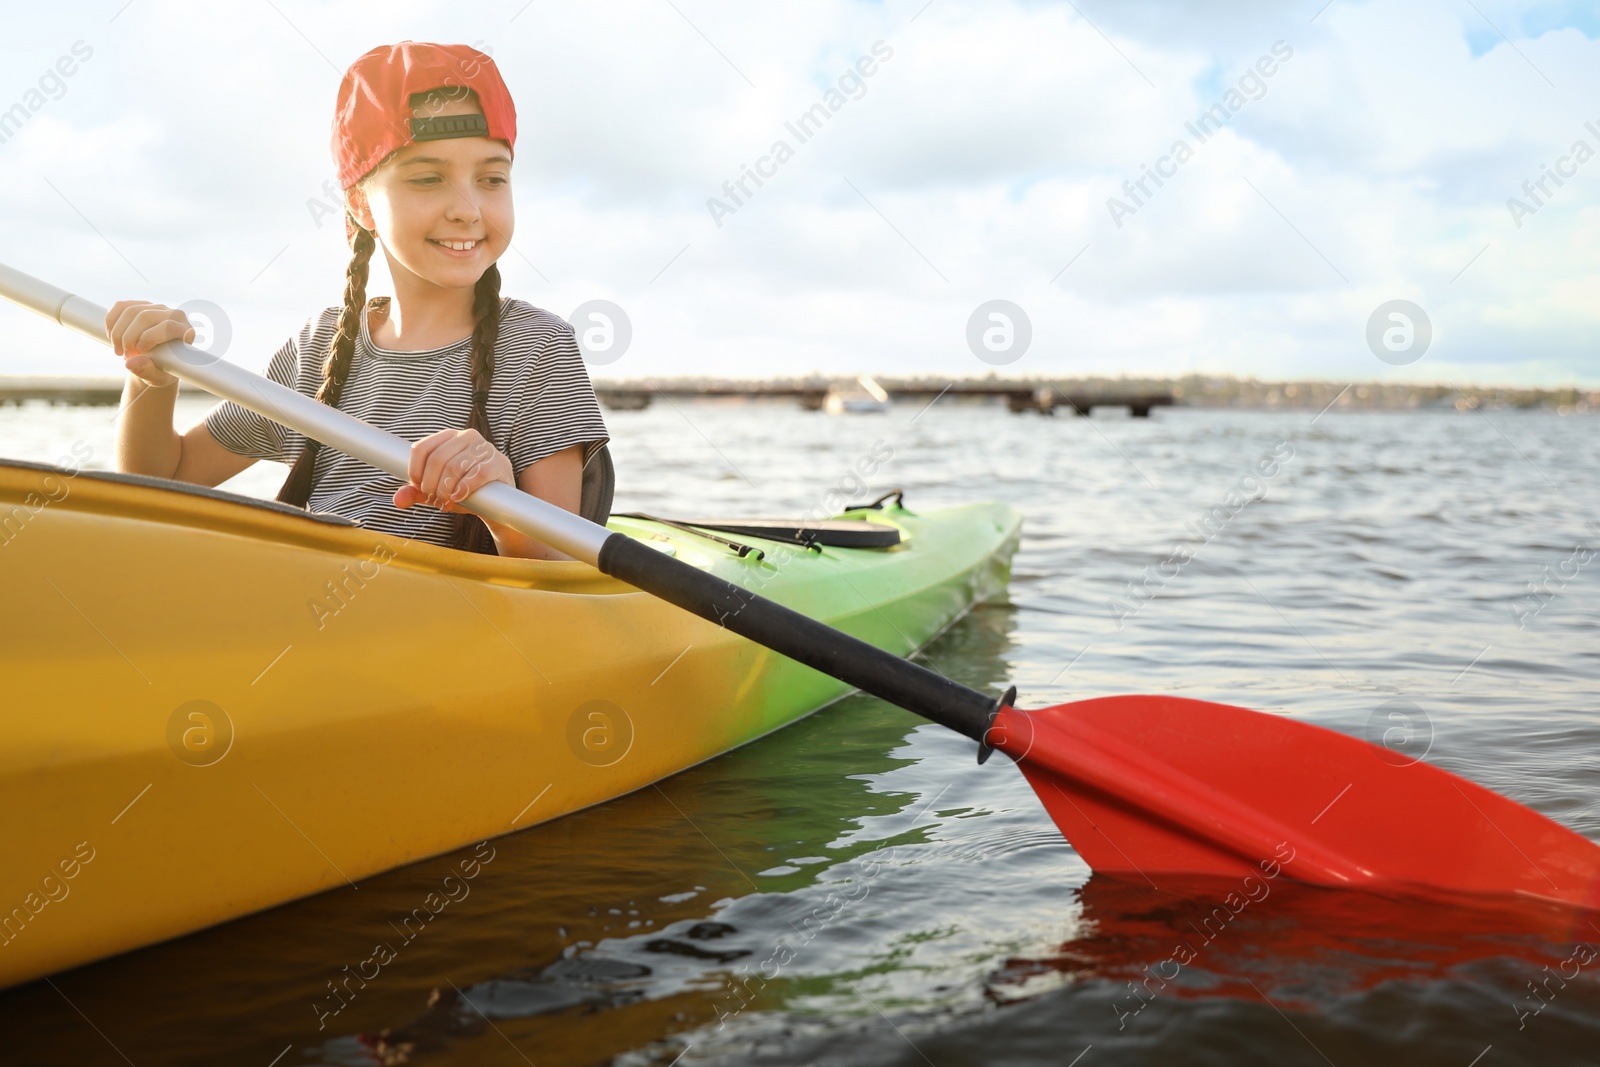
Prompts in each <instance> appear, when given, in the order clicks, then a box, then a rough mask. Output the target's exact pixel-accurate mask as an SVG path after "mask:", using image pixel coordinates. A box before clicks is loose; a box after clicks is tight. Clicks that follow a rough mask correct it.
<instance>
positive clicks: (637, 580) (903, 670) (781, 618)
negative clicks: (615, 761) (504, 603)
mask: <svg viewBox="0 0 1600 1067" xmlns="http://www.w3.org/2000/svg"><path fill="white" fill-rule="evenodd" d="M599 564H600V569H601V570H602V571H604V572H605V573H606V574H609V575H611V576H612V577H613V578H619V579H621V580H622V581H624V582H627V583H628V584H629V585H632V586H634V587H636V588H638V589H642V590H644V591H645V592H646V593H650V594H652V595H654V596H658V597H660V598H661V599H662V600H665V601H667V602H668V603H670V604H676V605H677V606H678V607H680V608H683V609H684V610H685V611H689V612H693V613H694V614H696V615H698V616H700V617H701V618H702V619H707V620H709V621H711V622H714V623H716V624H717V625H718V626H721V627H723V628H724V629H727V630H731V631H732V632H733V633H736V634H738V635H739V636H741V637H747V638H749V639H750V640H752V641H754V642H755V643H756V644H758V645H763V646H765V647H767V648H770V649H772V650H773V651H774V652H780V653H782V654H783V655H785V656H788V657H789V658H790V659H792V660H795V661H796V662H799V663H803V664H805V665H806V666H807V667H811V668H814V669H816V670H818V671H821V672H822V673H823V674H826V675H828V676H829V677H831V678H837V679H839V680H840V681H841V682H846V683H848V684H850V685H853V686H855V687H856V688H857V689H860V690H862V691H864V692H867V693H871V694H872V695H873V696H875V697H881V698H882V699H884V700H887V701H888V702H889V703H891V704H895V705H898V706H899V707H902V708H905V709H906V710H907V711H910V712H915V713H916V714H918V715H921V716H922V717H923V718H925V719H931V720H933V721H934V722H936V723H938V724H940V725H941V726H948V727H949V728H950V729H952V730H955V731H956V732H957V733H961V734H965V735H966V736H967V737H970V738H972V739H973V740H974V741H978V742H980V743H981V742H982V741H983V735H984V733H985V731H987V730H988V728H989V721H990V719H992V718H993V717H994V713H995V711H996V709H997V708H998V707H999V703H998V702H997V701H996V700H995V698H993V697H988V696H984V695H983V694H982V693H980V692H978V691H977V690H975V689H968V688H967V687H966V686H964V685H961V684H960V683H958V682H952V681H951V680H950V679H948V678H946V677H945V676H944V675H942V674H937V673H935V672H933V671H930V670H928V669H927V668H926V667H920V666H918V665H917V664H915V663H912V662H911V661H909V660H904V659H901V658H900V657H899V656H896V655H894V654H893V653H891V652H885V651H884V650H883V649H881V648H877V647H876V646H873V645H869V644H867V643H866V642H865V641H862V640H859V639H858V638H854V637H851V636H850V635H849V634H846V633H841V632H840V631H838V630H835V629H833V628H832V627H831V626H825V625H824V624H822V623H820V622H818V621H816V620H815V619H812V618H809V617H807V616H805V615H801V614H800V613H799V612H797V611H791V610H790V609H788V608H786V607H784V606H782V605H781V604H775V603H773V602H772V601H770V600H767V599H766V598H765V597H761V596H758V595H757V594H755V593H752V592H751V591H750V590H748V589H744V588H742V587H740V586H737V585H734V584H733V583H732V582H728V581H724V580H723V579H721V578H718V577H717V576H716V575H714V574H709V573H707V572H706V571H702V570H699V569H698V568H695V567H691V566H689V565H688V564H687V563H684V562H682V561H681V560H676V559H673V558H672V557H671V556H668V555H665V554H664V553H661V552H658V551H656V550H655V549H653V548H650V547H648V546H646V545H645V544H644V543H642V542H640V541H635V540H634V539H633V538H631V537H628V536H627V535H625V534H620V533H614V534H612V535H611V536H610V537H609V538H607V539H606V542H605V544H604V545H602V546H601V548H600V560H599Z"/></svg>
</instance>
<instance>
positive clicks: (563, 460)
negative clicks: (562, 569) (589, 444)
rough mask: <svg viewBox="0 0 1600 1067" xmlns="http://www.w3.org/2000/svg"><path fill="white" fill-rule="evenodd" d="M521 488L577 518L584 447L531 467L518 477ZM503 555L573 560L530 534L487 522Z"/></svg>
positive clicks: (546, 458) (558, 454)
mask: <svg viewBox="0 0 1600 1067" xmlns="http://www.w3.org/2000/svg"><path fill="white" fill-rule="evenodd" d="M517 488H518V489H521V490H522V491H523V492H524V493H527V494H528V495H529V496H536V497H538V498H539V499H540V500H548V501H549V502H550V503H552V504H554V505H556V506H557V507H561V508H566V509H567V510H568V511H570V512H572V513H573V514H574V515H576V514H577V513H578V508H579V507H580V506H581V504H582V501H583V446H582V445H573V446H572V447H571V448H565V449H562V450H561V451H560V452H557V453H556V454H555V455H553V456H546V457H545V458H544V459H541V460H539V461H537V462H535V463H531V464H529V465H528V467H527V468H526V469H524V470H523V472H522V474H521V475H519V476H518V478H517ZM484 525H486V526H488V527H489V532H490V533H491V534H493V535H494V543H495V547H497V548H498V549H499V550H500V554H501V555H502V556H515V557H517V558H518V559H571V558H572V557H571V556H568V555H566V554H564V553H561V552H557V551H556V550H555V549H553V548H551V547H549V546H548V545H545V544H542V543H540V542H539V541H536V540H534V539H533V538H531V537H529V536H528V535H527V534H525V533H522V532H520V531H518V530H513V529H512V528H511V527H509V526H502V525H500V524H499V523H497V522H490V521H489V520H488V519H485V520H484Z"/></svg>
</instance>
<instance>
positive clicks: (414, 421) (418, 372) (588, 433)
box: [106, 41, 606, 559]
mask: <svg viewBox="0 0 1600 1067" xmlns="http://www.w3.org/2000/svg"><path fill="white" fill-rule="evenodd" d="M515 142H516V110H515V108H514V107H513V105H512V102H511V95H510V93H509V92H508V91H507V89H506V86H505V83H504V82H503V81H502V80H501V78H500V72H499V70H498V69H496V67H495V65H494V62H493V61H492V60H491V59H490V58H489V57H488V56H486V55H484V54H483V53H482V52H479V51H477V50H476V49H473V48H468V47H466V46H465V45H438V44H419V43H415V42H412V41H402V42H400V43H399V44H396V45H388V46H383V47H379V48H375V49H373V50H372V51H370V52H368V53H367V54H366V55H364V56H362V57H361V58H360V59H358V60H357V61H356V62H355V64H354V65H353V66H351V68H350V70H349V71H348V72H347V73H346V74H345V77H344V81H343V83H342V84H341V85H340V87H339V101H338V109H337V113H336V115H335V118H334V125H333V154H334V160H335V162H336V163H337V165H338V169H339V184H340V186H341V187H342V188H343V189H344V190H345V207H346V218H345V229H346V232H347V236H348V237H349V239H350V241H351V244H352V247H353V248H354V255H353V257H352V258H351V261H350V267H349V270H348V271H347V274H346V284H345V294H344V306H343V307H336V308H328V309H326V310H324V311H323V312H321V313H320V314H319V315H316V316H313V317H312V318H311V319H310V320H309V321H308V322H307V323H306V324H305V326H304V327H302V328H301V330H300V331H299V333H298V334H297V335H296V336H295V337H292V338H290V340H289V341H288V343H287V344H285V345H284V346H283V348H281V349H279V351H278V352H277V354H276V355H274V356H273V358H272V361H271V363H270V365H269V366H268V368H267V376H268V377H269V378H271V379H272V380H273V381H276V382H279V383H280V384H283V385H286V386H289V387H290V388H293V389H298V390H299V391H300V392H302V393H306V394H308V395H313V396H315V397H316V398H317V399H318V400H321V401H322V402H323V403H325V404H332V405H334V406H336V407H338V408H339V409H340V410H342V411H345V412H347V413H349V414H351V415H354V416H355V417H356V418H359V419H361V420H362V421H364V422H368V423H371V424H373V425H376V426H379V427H381V428H383V429H385V430H388V431H389V432H391V433H394V434H398V435H399V436H401V437H404V438H406V439H407V440H410V441H414V442H415V443H414V444H413V445H412V446H411V466H410V472H409V474H410V479H409V481H408V482H401V481H400V480H399V479H397V478H393V477H391V476H389V475H387V474H385V473H383V472H381V471H377V470H374V469H373V468H371V467H368V466H366V465H365V464H363V463H360V462H359V461H357V460H354V459H351V458H350V457H348V456H345V455H342V454H340V453H337V452H334V451H332V450H331V449H324V448H322V447H320V446H319V445H318V444H317V442H315V441H311V440H308V439H307V438H306V437H304V436H302V435H301V434H299V433H296V432H295V431H293V430H290V429H287V428H286V427H283V426H280V425H278V424H277V423H274V422H272V421H271V420H269V419H267V418H265V417H263V416H261V415H258V414H256V413H254V412H252V411H250V410H248V409H247V408H243V407H241V406H239V405H237V404H234V403H232V402H231V401H225V402H223V403H221V404H218V405H217V406H216V407H214V408H212V409H211V411H210V412H208V413H207V414H206V416H205V418H204V419H203V420H201V421H200V422H199V423H196V424H195V425H194V426H193V427H191V428H190V429H189V430H188V431H187V432H185V433H183V434H182V435H179V434H178V433H177V432H176V431H175V430H174V429H173V426H172V413H173V401H174V399H175V398H176V395H177V391H178V390H177V384H178V382H177V379H176V378H174V377H173V376H172V375H170V374H167V373H166V372H165V371H163V370H161V369H160V368H158V367H156V366H155V364H154V362H153V361H152V360H151V359H150V357H149V356H146V355H142V354H141V353H144V352H148V351H149V350H150V349H151V348H152V347H154V346H156V345H158V344H161V343H163V342H165V341H171V340H174V339H182V340H184V341H193V339H194V331H193V330H192V329H191V328H190V327H189V322H188V319H187V317H186V316H185V315H184V314H183V312H181V311H176V310H174V309H171V308H167V307H164V306H161V305H158V304H150V303H142V302H138V301H128V300H124V301H120V302H118V303H117V304H116V305H115V306H113V307H112V308H111V311H110V312H109V313H108V315H107V316H106V333H107V335H108V336H109V337H110V338H111V342H112V345H113V347H114V349H115V351H116V353H117V355H119V356H122V357H123V363H124V366H125V367H126V368H127V369H128V371H129V372H130V377H129V380H128V384H127V387H126V390H125V392H124V396H123V415H122V423H121V427H120V429H119V431H118V438H117V467H118V469H119V470H123V471H130V472H133V473H138V474H153V475H156V476H158V477H163V478H173V479H177V480H179V481H186V482H194V483H198V484H200V485H208V486H214V485H217V484H219V483H221V482H224V481H226V480H227V479H229V478H231V477H233V476H234V475H236V474H238V473H239V472H240V471H242V470H244V469H245V468H246V467H248V466H250V465H251V464H252V463H254V462H255V461H256V460H258V459H269V460H277V461H279V462H284V463H292V465H293V466H292V468H291V470H290V473H289V477H288V479H287V480H286V481H285V482H284V485H283V488H282V490H280V491H279V493H278V499H279V500H281V501H284V502H287V503H291V504H295V505H298V506H302V507H305V506H309V507H310V508H312V509H313V510H316V511H326V512H333V513H335V514H339V515H343V516H346V517H347V518H350V519H353V520H355V521H356V522H358V523H360V524H361V525H362V526H363V527H366V528H367V529H371V530H378V531H382V532H384V533H393V534H399V535H401V536H404V537H410V538H414V539H416V540H420V541H428V542H431V543H433V544H439V545H448V546H452V547H455V548H460V549H465V550H468V551H477V552H488V553H494V552H498V553H499V554H500V555H502V556H522V557H529V558H544V559H565V558H566V557H565V556H563V555H561V554H560V553H559V552H556V551H555V550H554V549H551V548H549V547H548V546H545V545H542V544H540V543H538V542H537V541H535V540H533V539H532V538H530V537H527V536H525V535H523V534H521V533H519V532H517V531H516V530H513V529H511V528H509V527H506V526H502V525H500V524H499V523H494V522H486V521H485V520H483V519H481V518H479V517H478V516H476V515H473V514H471V513H470V512H468V511H466V510H465V509H464V508H462V507H460V506H459V502H460V501H461V500H463V499H464V498H465V497H466V496H467V495H468V494H470V493H472V492H473V491H474V490H476V489H478V488H479V487H481V486H483V485H486V484H488V483H489V482H494V481H499V482H505V483H506V484H508V485H513V486H515V487H517V488H519V489H521V490H522V491H523V492H525V493H529V494H532V495H533V496H537V497H540V498H542V499H544V500H548V501H550V502H551V503H554V504H557V505H559V506H561V507H564V508H566V509H567V510H569V511H574V512H575V511H577V510H578V506H579V499H580V492H581V485H582V475H583V468H584V464H585V462H586V461H587V460H588V459H589V457H590V456H591V455H593V454H594V452H595V451H596V450H598V449H599V448H600V447H601V446H603V445H604V444H605V442H606V428H605V424H604V423H603V422H602V421H601V418H600V407H599V404H598V403H597V402H596V400H595V395H594V389H593V388H592V386H591V385H590V383H589V376H588V374H587V373H586V371H585V370H584V366H583V359H582V356H581V354H580V352H579V350H578V346H577V344H576V342H575V340H574V338H573V333H572V328H571V327H570V326H568V325H567V324H566V323H565V322H563V321H562V320H561V319H559V318H557V317H556V316H554V315H552V314H550V313H549V312H547V311H543V310H541V309H539V308H536V307H534V306H533V305H531V304H528V303H525V302H523V301H521V300H516V299H506V300H502V299H501V297H500V270H499V268H498V267H496V266H495V262H496V261H497V260H498V259H499V258H500V256H501V255H503V254H504V253H505V251H506V249H507V248H508V247H509V246H510V244H511V234H512V228H513V220H512V205H511V155H512V149H513V146H514V145H515ZM378 244H381V245H382V246H383V252H384V257H385V258H386V259H387V261H388V264H389V272H390V274H391V276H392V277H393V279H394V290H395V293H394V298H393V299H392V300H391V299H389V298H386V297H377V298H374V299H372V300H371V301H368V300H367V297H366V285H367V268H368V263H369V261H370V260H371V257H372V253H373V250H374V248H375V247H376V246H377V245H378ZM147 394H149V395H147ZM440 427H449V428H446V429H440ZM454 427H464V428H461V429H456V428H454ZM411 508H415V509H416V510H415V511H409V512H408V511H407V510H406V509H411ZM602 521H604V520H603V519H602Z"/></svg>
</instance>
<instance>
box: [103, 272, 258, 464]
mask: <svg viewBox="0 0 1600 1067" xmlns="http://www.w3.org/2000/svg"><path fill="white" fill-rule="evenodd" d="M106 336H107V337H109V338H110V339H111V346H112V349H113V351H115V352H116V354H117V355H118V356H121V357H122V363H123V366H124V367H125V368H126V369H127V371H128V382H127V384H126V385H125V386H124V387H123V390H122V415H121V418H120V421H119V422H118V425H117V470H119V471H126V472H128V473H130V474H149V475H154V476H155V477H157V478H172V479H175V480H177V481H180V482H189V483H191V484H194V485H209V486H215V485H220V484H221V483H223V482H225V481H227V480H228V479H229V478H232V477H233V476H234V475H236V474H238V473H239V472H240V471H242V470H244V469H245V468H246V467H248V466H250V465H251V464H252V463H254V462H255V460H254V459H251V458H250V457H249V456H241V455H238V454H237V453H234V452H230V451H228V449H226V448H224V447H223V446H222V444H221V443H220V442H219V441H218V440H217V439H216V438H215V437H212V436H211V431H210V430H207V429H206V428H205V426H204V424H198V423H197V424H196V425H194V426H192V427H190V428H189V430H188V431H187V432H185V433H183V434H181V435H180V434H179V433H178V432H177V431H176V430H175V429H173V426H172V412H173V406H174V404H175V403H176V402H177V399H178V379H177V378H175V377H173V376H172V375H171V374H168V373H167V372H166V371H164V370H162V369H161V368H160V367H157V366H156V365H155V361H154V360H152V359H151V358H150V357H149V356H147V355H144V354H143V353H145V352H148V351H149V350H150V349H152V348H154V347H155V346H156V345H158V344H161V343H163V342H165V341H173V340H181V341H184V342H186V343H187V342H190V341H193V340H194V329H193V328H192V327H191V326H190V325H189V320H188V318H187V317H186V316H185V315H184V313H183V312H181V311H176V310H174V309H172V308H169V307H164V306H162V305H160V304H149V303H144V302H142V301H136V300H119V301H118V302H117V303H116V304H115V305H114V306H113V307H112V308H111V310H110V312H109V313H107V315H106Z"/></svg>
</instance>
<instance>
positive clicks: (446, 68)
mask: <svg viewBox="0 0 1600 1067" xmlns="http://www.w3.org/2000/svg"><path fill="white" fill-rule="evenodd" d="M430 89H456V90H458V91H459V90H461V89H471V90H472V91H473V92H475V93H477V95H478V105H479V106H480V107H481V108H482V109H483V114H482V115H447V116H445V115H435V116H428V117H424V118H420V119H419V118H412V115H411V112H412V106H411V97H412V96H413V95H414V94H416V93H425V92H427V91H428V90H430ZM446 137H492V138H494V139H496V140H500V141H504V142H505V143H506V147H507V148H508V149H515V146H516V141H517V109H516V106H515V105H514V104H512V102H511V91H510V90H508V89H507V88H506V83H505V82H504V81H502V80H501V78H500V70H499V68H497V67H496V66H495V65H494V60H492V59H490V58H489V57H488V56H487V55H485V54H484V53H482V52H480V51H478V50H477V49H476V48H473V47H471V46H469V45H464V44H429V43H427V42H418V41H401V42H400V43H399V44H386V45H380V46H379V47H377V48H374V49H373V50H372V51H370V52H368V53H367V54H366V55H364V56H362V57H361V58H360V59H358V60H356V61H355V62H354V63H352V64H351V65H350V69H349V70H348V71H346V72H345V75H344V80H343V81H342V82H340V83H339V102H338V105H337V106H336V107H335V109H334V115H333V161H334V164H335V166H336V167H337V168H338V171H339V187H340V188H341V189H348V188H350V187H351V186H352V185H354V184H355V183H356V182H357V181H359V180H360V179H361V178H362V177H363V176H365V175H366V174H367V172H368V171H370V170H372V168H373V167H376V166H377V165H378V164H379V163H381V162H382V161H383V159H384V157H385V156H387V155H388V154H389V153H390V152H393V151H394V150H395V149H397V148H404V147H405V146H406V145H408V144H413V143H415V142H417V141H436V140H440V139H442V138H446Z"/></svg>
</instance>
